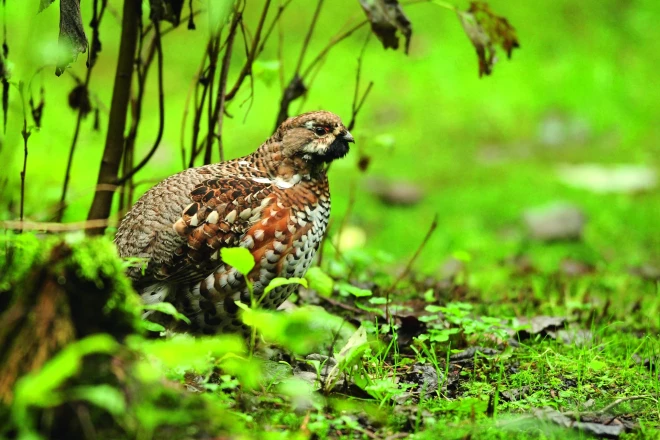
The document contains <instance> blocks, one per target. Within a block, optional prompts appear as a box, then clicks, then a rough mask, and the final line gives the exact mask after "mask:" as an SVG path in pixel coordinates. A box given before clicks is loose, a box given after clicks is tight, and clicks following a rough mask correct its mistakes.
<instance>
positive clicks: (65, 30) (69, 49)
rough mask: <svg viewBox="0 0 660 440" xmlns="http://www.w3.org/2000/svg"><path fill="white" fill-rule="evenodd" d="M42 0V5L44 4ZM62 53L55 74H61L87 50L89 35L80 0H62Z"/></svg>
mask: <svg viewBox="0 0 660 440" xmlns="http://www.w3.org/2000/svg"><path fill="white" fill-rule="evenodd" d="M43 4H44V1H43V0H42V3H41V5H42V6H43ZM46 6H48V5H46ZM59 45H60V48H61V49H60V55H59V57H58V60H57V67H56V68H55V75H57V76H60V75H61V74H62V73H63V72H64V69H66V68H67V67H68V66H69V65H70V64H71V63H72V62H74V61H75V60H76V59H77V58H78V54H80V53H83V52H85V51H86V50H87V37H85V30H84V28H83V23H82V17H81V15H80V0H60V37H59Z"/></svg>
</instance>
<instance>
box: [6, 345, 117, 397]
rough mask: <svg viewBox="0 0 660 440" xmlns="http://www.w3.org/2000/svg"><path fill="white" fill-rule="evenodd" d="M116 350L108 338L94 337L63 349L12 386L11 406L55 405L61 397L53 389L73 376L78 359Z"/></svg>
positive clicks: (77, 367) (80, 362) (78, 363)
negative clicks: (14, 388)
mask: <svg viewBox="0 0 660 440" xmlns="http://www.w3.org/2000/svg"><path fill="white" fill-rule="evenodd" d="M118 347H119V344H118V343H117V341H115V340H114V339H113V338H112V337H111V336H110V335H106V334H96V335H92V336H88V337H86V338H84V339H81V340H79V341H77V342H74V343H73V344H71V345H69V346H67V347H65V348H63V349H62V351H60V352H59V353H58V354H57V355H55V356H54V357H53V358H52V359H51V360H50V361H48V362H47V363H46V364H45V365H44V366H43V367H42V368H41V370H39V371H38V372H36V373H30V374H28V375H26V376H23V377H22V378H21V379H19V381H18V382H17V383H16V392H15V399H14V404H15V406H16V407H17V408H21V407H23V408H26V407H27V406H30V405H35V406H42V407H49V406H53V405H57V404H58V403H59V402H60V401H61V396H59V394H58V393H56V389H57V388H58V387H59V386H60V385H61V384H62V383H64V381H65V380H67V379H69V378H70V377H72V376H73V375H75V374H76V373H77V372H78V370H79V369H80V366H81V364H82V359H83V358H84V357H85V356H87V355H88V354H91V353H112V352H114V351H115V350H116V349H117V348H118Z"/></svg>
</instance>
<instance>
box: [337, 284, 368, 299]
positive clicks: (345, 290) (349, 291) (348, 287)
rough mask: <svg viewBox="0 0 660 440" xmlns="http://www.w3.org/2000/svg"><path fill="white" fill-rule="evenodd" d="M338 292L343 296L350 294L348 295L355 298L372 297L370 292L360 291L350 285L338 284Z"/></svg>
mask: <svg viewBox="0 0 660 440" xmlns="http://www.w3.org/2000/svg"><path fill="white" fill-rule="evenodd" d="M339 291H340V292H341V293H343V294H344V296H348V294H350V295H353V296H355V297H357V298H361V297H363V296H371V295H372V292H371V290H367V289H360V288H359V287H355V286H353V285H352V284H348V283H340V284H339Z"/></svg>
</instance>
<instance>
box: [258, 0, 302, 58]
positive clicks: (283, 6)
mask: <svg viewBox="0 0 660 440" xmlns="http://www.w3.org/2000/svg"><path fill="white" fill-rule="evenodd" d="M292 1H293V0H287V1H286V2H285V3H284V4H281V5H279V6H278V8H277V13H276V14H275V18H273V21H272V22H271V23H270V26H268V29H267V30H266V33H265V34H264V38H263V39H262V40H261V44H260V45H259V48H258V49H257V55H259V54H260V53H261V52H263V51H264V47H265V46H266V42H267V41H268V37H270V34H271V33H272V32H273V29H274V28H275V25H276V24H277V23H278V22H279V20H280V17H282V13H284V10H285V9H286V7H287V6H289V4H290V3H291V2H292Z"/></svg>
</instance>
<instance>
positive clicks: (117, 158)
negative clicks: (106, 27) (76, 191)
mask: <svg viewBox="0 0 660 440" xmlns="http://www.w3.org/2000/svg"><path fill="white" fill-rule="evenodd" d="M141 13H142V5H141V3H140V2H139V1H134V0H125V1H124V10H123V18H122V30H121V44H120V47H119V60H118V62H117V72H116V74H115V83H114V87H113V91H112V105H111V108H110V118H109V121H108V134H107V137H106V141H105V150H104V151H103V159H102V160H101V169H100V171H99V178H98V181H97V182H98V183H97V188H96V192H95V193H94V201H93V202H92V206H91V208H90V210H89V215H88V216H87V219H88V220H96V219H106V218H108V217H109V215H110V208H111V206H112V198H113V196H114V193H115V190H116V188H117V184H116V181H117V174H118V172H119V166H120V164H121V157H122V153H123V150H124V130H125V128H126V117H127V111H128V105H129V101H130V95H131V79H132V77H133V60H134V58H135V50H136V47H137V40H138V31H139V26H138V25H139V22H140V20H139V19H140V15H141ZM104 231H105V228H104V227H99V228H95V229H89V230H88V231H87V233H88V234H89V235H99V234H103V232H104Z"/></svg>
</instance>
